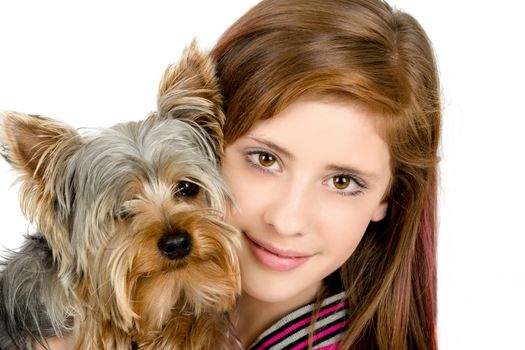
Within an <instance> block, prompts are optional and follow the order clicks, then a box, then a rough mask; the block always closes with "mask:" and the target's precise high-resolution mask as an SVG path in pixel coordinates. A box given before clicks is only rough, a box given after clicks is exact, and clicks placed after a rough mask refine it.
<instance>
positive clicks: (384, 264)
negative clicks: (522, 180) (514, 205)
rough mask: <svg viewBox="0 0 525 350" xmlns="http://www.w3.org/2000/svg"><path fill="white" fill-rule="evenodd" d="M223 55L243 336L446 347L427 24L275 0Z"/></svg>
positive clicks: (401, 16) (216, 52)
mask: <svg viewBox="0 0 525 350" xmlns="http://www.w3.org/2000/svg"><path fill="white" fill-rule="evenodd" d="M212 54H213V56H214V58H215V59H216V61H217V62H218V74H219V77H220V80H221V84H222V88H223V94H224V98H225V110H226V114H227V122H226V125H225V128H224V134H225V137H226V142H227V148H226V155H225V158H224V160H223V163H222V167H223V173H224V176H225V177H226V180H227V181H228V183H229V185H230V187H231V189H232V191H233V194H234V196H235V198H236V202H237V207H236V208H235V209H232V210H231V211H230V213H229V219H230V220H231V223H232V224H234V225H235V226H236V227H238V228H239V229H240V230H241V232H242V236H243V238H242V247H241V250H240V252H239V254H240V260H241V267H242V284H243V294H242V296H241V299H240V302H239V308H238V310H235V312H233V313H232V321H233V322H234V325H235V327H236V329H237V333H238V336H239V338H240V340H241V342H242V343H243V345H244V346H245V347H246V348H247V349H254V350H262V349H270V348H271V349H307V348H312V349H382V350H386V349H389V350H390V349H394V350H395V349H436V348H437V342H436V261H435V259H436V193H437V179H438V176H437V165H438V161H439V157H438V146H439V138H440V101H439V96H440V93H439V82H438V78H437V70H436V65H435V60H434V57H433V53H432V49H431V45H430V42H429V40H428V38H427V37H426V35H425V33H424V31H423V29H422V28H421V27H420V26H419V24H418V23H417V21H416V20H415V19H414V18H412V17H411V16H409V15H407V14H405V13H403V12H399V11H396V10H393V9H392V8H391V7H390V6H389V5H388V4H386V3H385V2H383V1H381V0H310V1H304V0H264V1H262V2H261V3H260V4H258V5H257V6H255V7H254V8H253V9H251V10H250V11H249V12H248V13H246V14H245V15H244V16H243V17H241V18H240V19H239V20H238V21H237V22H236V23H235V24H233V26H232V27H230V28H229V29H228V30H227V31H226V33H225V34H224V35H223V36H222V38H221V39H220V40H219V42H218V44H217V45H216V47H215V48H214V49H213V52H212ZM63 344H64V343H62V345H63Z"/></svg>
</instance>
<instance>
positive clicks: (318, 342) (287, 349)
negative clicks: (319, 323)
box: [272, 317, 347, 350]
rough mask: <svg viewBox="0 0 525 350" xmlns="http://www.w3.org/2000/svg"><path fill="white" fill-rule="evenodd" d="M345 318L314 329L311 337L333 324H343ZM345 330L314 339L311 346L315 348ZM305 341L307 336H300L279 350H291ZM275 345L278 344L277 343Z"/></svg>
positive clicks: (340, 329) (341, 329)
mask: <svg viewBox="0 0 525 350" xmlns="http://www.w3.org/2000/svg"><path fill="white" fill-rule="evenodd" d="M345 318H347V317H345ZM345 318H338V319H337V320H334V321H333V322H330V323H328V324H326V325H324V326H323V327H320V328H318V329H316V330H315V331H314V334H313V335H314V336H315V335H316V334H318V333H319V332H322V331H323V330H325V329H327V328H330V327H332V326H333V325H335V324H338V323H341V322H343V320H344V319H345ZM345 328H346V327H343V328H339V329H337V330H336V331H334V332H330V333H326V334H325V335H323V336H322V337H320V338H319V339H316V340H315V341H314V343H313V344H312V346H316V345H317V344H321V343H322V342H324V341H325V340H327V339H330V338H332V337H335V336H336V335H338V334H340V333H343V332H344V331H345ZM285 339H286V338H283V339H282V340H285ZM305 340H308V334H306V335H304V336H302V337H301V338H299V339H297V340H296V341H294V342H292V343H290V344H288V345H286V346H285V347H283V348H281V349H282V350H289V349H292V348H293V347H294V346H297V344H299V343H302V342H304V341H305ZM277 344H279V343H277ZM277 344H273V345H272V346H274V345H277ZM307 348H308V346H306V347H305V349H307Z"/></svg>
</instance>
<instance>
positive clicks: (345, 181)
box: [332, 175, 352, 190]
mask: <svg viewBox="0 0 525 350" xmlns="http://www.w3.org/2000/svg"><path fill="white" fill-rule="evenodd" d="M351 181H352V179H351V178H350V176H348V175H337V176H334V177H332V183H333V184H334V187H335V188H337V189H338V190H344V189H346V188H347V187H348V186H350V182H351Z"/></svg>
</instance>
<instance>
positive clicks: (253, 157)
mask: <svg viewBox="0 0 525 350" xmlns="http://www.w3.org/2000/svg"><path fill="white" fill-rule="evenodd" d="M246 160H247V161H248V164H249V165H250V166H252V167H254V168H255V169H256V170H259V171H262V172H264V173H268V172H272V173H275V172H279V171H280V169H281V167H280V165H279V161H278V159H277V157H276V156H274V155H273V154H271V153H268V152H265V151H251V152H249V153H248V154H247V156H246Z"/></svg>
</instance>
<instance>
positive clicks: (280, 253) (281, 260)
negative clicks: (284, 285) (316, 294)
mask: <svg viewBox="0 0 525 350" xmlns="http://www.w3.org/2000/svg"><path fill="white" fill-rule="evenodd" d="M243 233H244V237H246V240H247V241H248V246H249V248H250V250H251V252H252V253H253V255H254V256H255V258H256V259H257V260H258V261H259V262H260V263H261V264H263V265H264V266H266V267H268V268H270V269H272V270H277V271H289V270H292V269H295V268H297V267H299V266H300V265H302V264H303V263H305V262H306V261H307V260H308V259H309V258H310V257H311V255H307V254H304V253H300V252H297V251H294V250H287V249H286V250H285V249H280V248H276V247H273V246H271V245H269V244H267V243H263V242H259V241H256V240H254V239H253V238H251V237H250V236H248V235H247V234H246V233H245V232H243Z"/></svg>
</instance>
